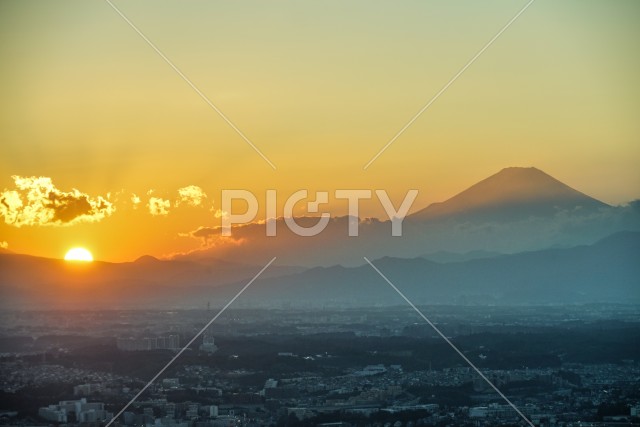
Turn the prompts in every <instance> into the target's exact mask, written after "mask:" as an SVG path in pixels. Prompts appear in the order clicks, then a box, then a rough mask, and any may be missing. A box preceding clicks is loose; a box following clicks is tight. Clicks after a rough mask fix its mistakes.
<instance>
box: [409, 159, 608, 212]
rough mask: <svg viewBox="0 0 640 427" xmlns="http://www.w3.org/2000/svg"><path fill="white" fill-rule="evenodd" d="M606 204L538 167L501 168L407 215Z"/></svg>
mask: <svg viewBox="0 0 640 427" xmlns="http://www.w3.org/2000/svg"><path fill="white" fill-rule="evenodd" d="M605 207H608V205H607V204H605V203H603V202H601V201H599V200H596V199H594V198H593V197H590V196H587V195H586V194H584V193H581V192H579V191H577V190H574V189H573V188H571V187H569V186H568V185H566V184H563V183H562V182H560V181H558V180H557V179H555V178H553V177H552V176H550V175H548V174H546V173H544V172H543V171H541V170H540V169H536V168H533V167H530V168H521V167H510V168H505V169H502V170H501V171H500V172H498V173H496V174H495V175H492V176H490V177H488V178H486V179H484V180H482V181H480V182H478V183H477V184H475V185H472V186H471V187H469V188H468V189H466V190H464V191H463V192H461V193H459V194H457V195H456V196H454V197H452V198H450V199H448V200H446V201H444V202H440V203H433V204H432V205H430V206H428V207H427V208H425V209H422V210H420V211H418V212H416V213H414V214H413V215H412V216H411V217H412V218H413V219H418V220H429V219H436V218H443V217H446V218H452V217H470V216H474V217H475V218H476V219H477V218H479V217H482V218H492V219H505V218H515V217H526V216H546V215H553V214H555V213H557V212H559V211H576V210H585V211H589V210H597V209H600V208H605Z"/></svg>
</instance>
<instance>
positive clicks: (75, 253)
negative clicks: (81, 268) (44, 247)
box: [64, 248, 93, 262]
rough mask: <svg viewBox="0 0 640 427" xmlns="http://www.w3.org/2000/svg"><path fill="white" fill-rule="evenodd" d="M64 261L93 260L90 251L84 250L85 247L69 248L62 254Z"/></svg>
mask: <svg viewBox="0 0 640 427" xmlns="http://www.w3.org/2000/svg"><path fill="white" fill-rule="evenodd" d="M64 259H65V260H66V261H85V262H89V261H93V255H91V252H89V251H88V250H86V249H85V248H72V249H69V251H68V252H67V254H66V255H65V256H64Z"/></svg>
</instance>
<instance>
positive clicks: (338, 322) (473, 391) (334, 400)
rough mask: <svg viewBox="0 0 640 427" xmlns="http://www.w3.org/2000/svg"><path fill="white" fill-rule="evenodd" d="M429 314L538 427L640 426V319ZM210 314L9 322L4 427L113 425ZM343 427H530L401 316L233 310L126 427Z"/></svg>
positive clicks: (631, 311)
mask: <svg viewBox="0 0 640 427" xmlns="http://www.w3.org/2000/svg"><path fill="white" fill-rule="evenodd" d="M424 310H425V311H427V312H430V313H432V316H433V317H434V318H435V319H438V321H437V325H438V327H439V329H441V330H442V331H445V333H446V335H447V336H448V337H450V339H451V340H452V341H453V342H455V343H456V345H458V346H460V348H461V349H462V351H463V352H464V354H465V355H467V357H469V358H470V360H472V361H473V362H474V363H475V364H476V365H477V366H478V367H479V368H480V369H481V370H482V372H483V374H484V375H486V377H487V378H488V379H489V380H490V381H491V383H492V384H495V385H496V386H497V387H498V388H499V389H500V390H501V391H502V392H504V393H505V394H507V395H508V396H509V398H510V399H511V400H512V401H513V403H514V404H515V405H516V406H517V407H518V408H519V409H520V410H521V411H522V412H523V413H524V414H525V415H526V416H527V418H528V419H529V420H531V422H532V423H534V425H536V426H608V425H634V423H637V422H638V411H639V410H640V364H639V363H638V361H639V360H640V357H639V356H640V355H639V354H638V351H639V348H638V346H637V343H638V339H639V338H640V327H639V326H638V322H639V321H640V311H639V310H638V309H637V307H635V306H625V305H615V304H612V305H591V306H573V307H560V306H559V307H478V306H475V307H474V306H470V307H443V306H433V307H425V308H424ZM213 312H214V310H213V309H209V310H188V311H176V312H166V311H122V312H79V313H73V312H67V313H64V312H36V313H25V312H13V313H7V312H4V313H3V314H2V325H3V331H2V334H3V335H2V340H1V341H0V342H1V343H2V354H1V358H0V360H1V363H0V374H1V378H2V383H1V386H2V390H1V393H2V401H3V402H4V403H3V405H5V407H6V406H7V404H12V405H14V406H13V408H14V410H4V411H3V412H2V423H3V425H11V426H32V425H43V426H44V425H48V423H54V424H60V425H67V426H90V425H96V426H97V425H105V424H106V423H108V422H110V421H111V420H112V418H113V417H114V415H115V414H116V413H118V411H120V410H122V409H123V408H124V407H125V405H127V403H128V402H129V401H130V400H131V399H132V398H133V397H134V396H136V394H137V393H138V392H139V391H140V390H141V389H142V388H143V387H144V386H145V385H146V384H147V381H148V380H149V379H150V378H151V377H152V376H153V375H154V374H155V373H156V371H158V370H160V368H162V366H163V365H164V364H165V363H166V362H167V361H168V360H169V359H170V358H171V357H173V356H174V355H175V354H176V352H177V351H179V349H180V348H179V347H180V344H181V342H186V341H187V340H189V339H191V337H192V336H194V335H195V334H197V332H198V330H199V329H200V328H202V326H203V325H204V324H206V323H207V321H208V317H210V316H211V315H212V313H213ZM79 317H80V318H82V319H83V322H82V323H80V325H84V327H82V328H79V329H78V330H76V328H75V327H74V323H75V322H70V321H69V320H71V319H77V318H79ZM98 325H100V326H98ZM124 325H126V327H127V329H126V335H127V336H126V337H123V334H122V330H123V326H124ZM85 328H90V329H91V330H92V332H93V333H92V334H91V335H83V334H82V332H83V329H85ZM85 330H86V329H85ZM130 335H131V336H130ZM27 396H28V397H27ZM338 424H340V425H347V424H348V425H363V426H364V425H371V426H378V425H379V426H385V425H389V426H419V425H424V426H447V425H461V426H467V425H468V426H519V425H524V424H523V421H522V419H521V418H520V417H519V415H518V414H517V413H516V412H515V411H514V409H513V408H512V407H511V406H509V405H508V404H507V403H505V401H504V400H503V399H502V398H501V397H500V396H499V395H498V394H497V393H496V391H495V390H493V389H492V388H491V386H490V385H489V384H487V382H485V381H484V380H483V379H482V378H481V377H480V376H479V375H478V374H477V373H476V372H475V371H474V370H473V369H472V368H471V367H470V366H468V365H467V364H466V363H465V362H464V361H463V360H462V359H461V358H460V357H459V356H458V355H457V354H455V352H454V351H453V350H452V349H451V348H449V347H448V346H447V345H446V343H444V342H443V341H442V339H441V337H439V336H437V334H435V332H434V331H433V330H432V329H431V328H430V327H429V326H428V325H426V324H423V323H422V322H419V319H416V316H415V313H412V312H411V311H410V310H407V309H406V308H404V307H395V308H392V309H380V308H378V309H375V308H371V309H353V310H329V309H327V310H320V311H311V312H310V311H306V310H305V311H296V310H294V309H287V310H284V309H283V310H260V309H235V310H234V309H230V310H229V311H227V312H226V314H225V315H224V316H222V317H220V318H219V322H217V323H215V324H213V325H211V326H210V328H209V329H207V330H206V332H205V333H204V334H203V336H201V337H200V338H199V339H198V340H197V341H196V342H194V344H193V345H192V346H191V347H189V348H188V350H187V351H186V352H185V353H183V354H182V355H181V358H180V359H179V360H177V361H176V363H175V364H174V365H172V366H171V367H170V368H169V369H167V370H166V371H165V372H164V373H163V374H162V375H161V376H160V377H158V378H157V379H156V380H155V381H154V382H153V384H151V385H150V386H149V388H147V389H146V390H145V391H144V393H142V394H141V395H140V396H139V397H138V398H137V399H136V400H135V401H133V403H131V404H130V405H128V406H127V407H126V410H124V411H123V412H122V414H121V415H120V417H118V418H117V419H116V420H115V421H114V425H122V426H139V425H154V426H181V427H192V426H197V427H207V426H270V425H275V426H281V425H282V426H285V425H286V426H295V425H301V426H302V425H338Z"/></svg>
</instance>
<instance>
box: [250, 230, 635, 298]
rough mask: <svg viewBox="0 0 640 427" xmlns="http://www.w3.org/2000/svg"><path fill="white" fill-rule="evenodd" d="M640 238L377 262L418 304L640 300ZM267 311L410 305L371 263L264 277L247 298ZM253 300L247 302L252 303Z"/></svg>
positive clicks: (620, 237) (625, 236) (630, 235)
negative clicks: (452, 258)
mask: <svg viewBox="0 0 640 427" xmlns="http://www.w3.org/2000/svg"><path fill="white" fill-rule="evenodd" d="M638 254H640V233H639V232H622V233H617V234H615V235H612V236H609V237H607V238H605V239H602V240H600V241H598V242H597V243H595V244H594V245H588V246H579V247H574V248H569V249H546V250H541V251H533V252H524V253H519V254H512V255H503V256H499V257H494V258H482V259H473V260H469V261H464V262H456V263H447V264H441V263H436V262H433V261H429V260H426V259H423V258H412V259H404V258H391V257H385V258H381V259H378V260H376V261H373V263H374V265H376V267H378V268H379V269H380V271H382V273H383V274H385V276H387V277H388V278H389V280H391V281H392V283H394V284H395V285H396V286H397V287H398V288H399V289H401V290H402V292H403V293H405V294H406V295H407V297H408V298H410V299H411V300H412V301H413V302H414V303H416V304H472V305H476V304H480V305H483V304H505V305H510V304H525V305H527V304H575V303H592V302H612V303H635V304H637V303H640V263H638V262H637V257H638ZM243 298H244V300H245V303H252V304H256V305H266V306H281V305H285V304H290V305H291V306H303V307H304V306H308V305H314V306H318V307H322V306H340V307H348V306H380V305H382V306H384V305H398V304H402V303H403V301H402V300H401V299H400V298H399V296H398V295H397V294H396V293H395V292H394V291H393V289H392V288H391V287H389V285H388V284H387V283H386V282H385V281H384V279H383V278H382V277H380V276H379V275H378V274H377V273H376V272H375V271H374V270H373V269H372V268H371V266H369V265H368V264H365V265H362V266H359V267H352V268H346V267H340V266H334V267H328V268H322V267H321V268H314V269H310V270H307V271H305V272H303V273H300V274H296V275H292V276H284V277H280V278H278V279H275V280H274V279H266V280H261V281H260V283H256V284H255V286H254V287H253V289H252V290H251V292H249V293H248V294H247V295H246V296H243ZM247 300H248V301H247Z"/></svg>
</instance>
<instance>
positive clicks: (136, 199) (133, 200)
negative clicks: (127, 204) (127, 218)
mask: <svg viewBox="0 0 640 427" xmlns="http://www.w3.org/2000/svg"><path fill="white" fill-rule="evenodd" d="M141 202H142V200H141V199H140V197H139V196H138V195H137V194H135V193H133V194H132V195H131V204H132V205H133V209H138V206H139V205H140V203H141Z"/></svg>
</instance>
